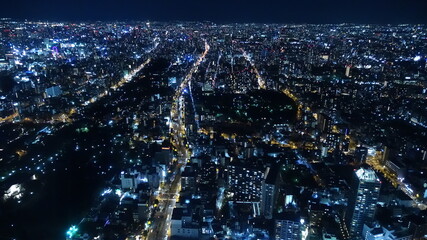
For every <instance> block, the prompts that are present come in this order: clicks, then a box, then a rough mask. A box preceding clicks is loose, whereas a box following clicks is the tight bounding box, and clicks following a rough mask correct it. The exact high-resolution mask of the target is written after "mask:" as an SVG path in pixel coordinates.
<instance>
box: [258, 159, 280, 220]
mask: <svg viewBox="0 0 427 240" xmlns="http://www.w3.org/2000/svg"><path fill="white" fill-rule="evenodd" d="M277 170H278V168H269V167H268V168H267V170H266V172H265V178H264V180H263V181H262V196H261V214H262V215H264V217H265V218H267V219H271V218H273V213H274V204H275V202H276V198H277V186H278V179H280V178H278V171H277Z"/></svg>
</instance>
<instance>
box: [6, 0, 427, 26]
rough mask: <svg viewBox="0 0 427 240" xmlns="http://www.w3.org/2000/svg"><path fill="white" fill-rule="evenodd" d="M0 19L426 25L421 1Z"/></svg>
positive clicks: (14, 8)
mask: <svg viewBox="0 0 427 240" xmlns="http://www.w3.org/2000/svg"><path fill="white" fill-rule="evenodd" d="M3 4H4V7H2V9H1V10H0V17H8V18H14V19H17V20H25V19H28V20H49V21H116V20H126V21H130V20H150V21H213V22H216V23H234V22H238V23H253V22H255V23H313V24H316V23H322V24H325V23H359V24H362V23H364V24H398V23H402V24H404V23H408V24H409V23H411V24H425V23H427V16H426V14H424V13H425V11H427V3H426V2H425V1H423V0H413V1H410V2H408V1H404V0H391V1H386V0H377V1H369V0H361V1H339V0H327V1H312V0H305V1H279V0H267V1H263V2H262V3H260V2H257V1H254V0H250V1H241V0H236V1H225V0H220V1H212V2H210V1H208V2H203V1H194V0H182V1H179V2H172V1H168V0H163V1H154V0H149V1H141V2H137V1H132V0H125V1H113V0H107V1H101V0H95V1H89V2H88V1H83V0H78V1H73V2H66V1H55V2H52V1H48V0H41V1H37V2H32V1H29V0H18V1H7V2H5V3H3Z"/></svg>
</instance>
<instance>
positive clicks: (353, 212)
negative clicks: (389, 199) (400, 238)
mask: <svg viewBox="0 0 427 240" xmlns="http://www.w3.org/2000/svg"><path fill="white" fill-rule="evenodd" d="M380 188H381V181H380V180H379V179H378V177H377V175H376V174H375V172H374V170H372V169H364V168H360V169H358V170H357V171H355V172H354V184H353V194H352V196H351V197H350V198H349V209H348V210H349V211H348V216H347V217H346V219H347V220H350V222H349V224H350V234H351V235H352V237H353V238H352V239H361V237H362V230H363V225H364V224H369V223H371V222H372V221H373V219H374V214H375V209H376V204H377V202H378V197H379V194H380Z"/></svg>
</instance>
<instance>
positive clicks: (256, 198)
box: [227, 162, 265, 203]
mask: <svg viewBox="0 0 427 240" xmlns="http://www.w3.org/2000/svg"><path fill="white" fill-rule="evenodd" d="M227 171H228V191H229V192H230V194H231V195H232V199H233V200H234V201H236V202H246V203H254V202H260V201H261V197H262V182H263V179H264V176H265V170H263V169H259V168H256V167H251V166H248V165H244V164H243V163H237V164H236V163H235V162H233V163H231V164H230V165H229V166H228V167H227Z"/></svg>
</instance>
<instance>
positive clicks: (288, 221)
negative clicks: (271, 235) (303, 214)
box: [274, 213, 303, 240]
mask: <svg viewBox="0 0 427 240" xmlns="http://www.w3.org/2000/svg"><path fill="white" fill-rule="evenodd" d="M302 224H303V220H301V219H300V217H299V216H298V214H293V213H284V214H283V216H279V217H278V219H277V220H276V222H275V226H274V227H275V234H276V235H275V239H276V240H300V239H301V235H302V234H301V232H302V231H301V230H302Z"/></svg>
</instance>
